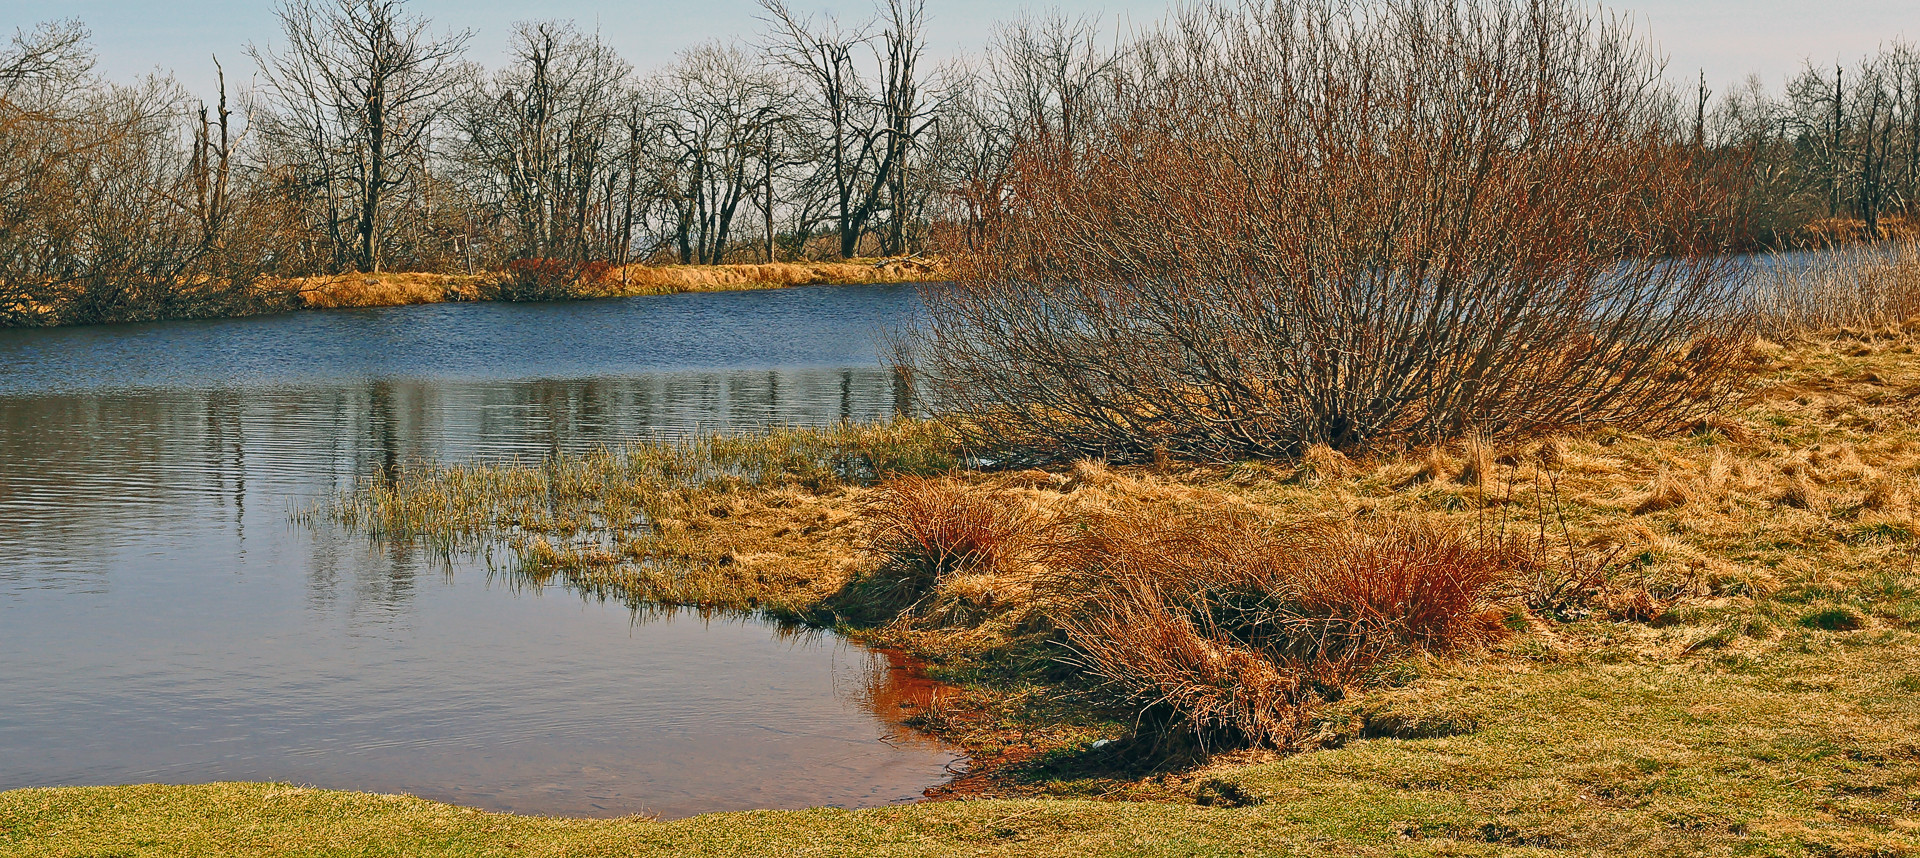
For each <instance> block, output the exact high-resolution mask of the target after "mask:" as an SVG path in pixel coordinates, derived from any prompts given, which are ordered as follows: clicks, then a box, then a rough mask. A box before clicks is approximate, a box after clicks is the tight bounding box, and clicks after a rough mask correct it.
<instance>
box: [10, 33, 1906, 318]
mask: <svg viewBox="0 0 1920 858" xmlns="http://www.w3.org/2000/svg"><path fill="white" fill-rule="evenodd" d="M761 5H762V11H763V14H762V15H761V21H762V24H763V26H762V29H761V32H760V33H758V34H757V35H754V36H751V37H749V38H747V39H746V40H745V41H740V42H713V43H709V44H705V45H702V46H699V47H695V48H692V49H689V50H687V51H684V52H682V53H681V54H680V55H679V56H678V57H677V58H676V59H675V60H674V62H672V63H671V64H670V65H668V66H666V67H664V68H660V69H656V70H652V71H648V72H641V71H637V70H635V69H634V68H633V67H632V66H631V65H630V64H629V63H628V62H626V61H625V60H623V59H622V58H621V57H620V56H618V54H617V53H616V52H615V51H614V50H613V49H612V48H610V47H609V46H608V45H606V44H605V43H604V42H603V41H602V40H601V39H600V37H599V36H598V35H597V34H595V33H592V32H588V31H584V30H582V29H580V28H579V27H577V26H576V25H574V24H571V23H567V22H554V21H543V22H530V23H523V24H520V25H518V26H517V27H516V29H515V30H514V32H513V34H512V38H511V41H510V48H509V59H508V60H507V61H506V63H505V64H504V66H503V67H501V68H497V69H486V68H482V67H480V66H479V65H477V64H475V63H474V62H472V61H470V60H469V59H468V58H467V55H466V50H467V46H468V42H469V40H470V35H471V34H470V32H468V31H456V30H448V29H444V28H442V27H440V26H438V25H436V24H435V23H433V22H430V21H427V20H425V19H424V18H422V17H420V16H418V15H415V14H412V13H410V12H409V11H408V9H407V8H406V4H405V2H404V0H284V2H282V4H281V5H280V6H279V7H278V9H277V14H278V17H279V21H280V25H281V33H280V34H279V36H278V38H277V39H275V40H274V42H273V43H271V44H270V45H260V46H248V47H247V48H246V49H245V54H246V57H247V60H248V63H247V65H248V66H249V69H248V73H247V75H245V77H246V79H249V80H251V81H253V83H252V85H251V86H249V87H246V88H244V89H236V90H234V91H232V92H229V90H228V87H227V85H226V83H225V80H226V75H225V74H224V73H223V75H222V77H221V80H222V83H221V86H220V89H219V91H218V92H217V93H213V94H212V96H211V98H210V99H206V100H203V99H201V98H198V97H196V96H194V95H192V94H190V93H188V92H186V91H185V90H184V89H183V88H182V87H181V86H179V85H178V84H177V83H175V82H174V81H172V80H171V79H169V78H167V77H164V76H160V77H150V78H147V79H142V80H138V81H133V82H114V81H108V80H104V79H102V78H101V77H99V76H98V75H97V74H95V73H94V71H93V65H94V63H93V56H92V53H91V51H90V49H89V48H88V44H87V40H88V33H87V31H86V29H85V28H84V27H83V26H82V25H81V24H80V23H78V22H73V21H61V22H52V23H47V24H43V25H40V26H39V27H37V28H35V29H33V30H31V31H23V32H20V33H18V34H16V35H15V36H14V38H13V40H12V42H11V44H10V45H7V46H5V47H4V48H3V49H0V326H5V325H33V324H72V323H88V322H100V321H114V320H128V319H143V318H160V317H175V316H196V315H226V314H234V313H243V312H253V311H259V310H263V309H271V308H274V307H277V306H287V305H288V302H289V301H291V300H292V299H291V297H290V296H288V295H284V294H279V293H276V292H274V291H273V289H272V288H271V287H268V286H265V285H263V284H267V283H273V282H279V278H285V277H297V276H307V275H321V274H339V273H344V272H353V271H362V272H374V271H380V270H383V269H384V270H412V271H424V272H445V273H453V272H459V273H473V272H476V271H481V270H502V269H505V268H506V267H507V263H509V262H513V261H515V260H526V259H539V260H551V261H556V262H558V263H560V264H566V265H576V266H585V265H589V264H597V263H607V264H613V265H620V264H629V263H634V262H665V261H672V262H680V263H695V264H711V263H722V262H758V261H778V260H797V259H817V258H833V257H853V256H871V255H907V254H913V253H918V252H922V251H925V250H929V249H935V250H949V249H964V248H967V247H977V246H981V244H980V243H981V242H982V240H983V237H984V236H986V235H987V234H989V233H990V231H991V230H992V229H993V228H994V225H995V224H996V223H997V222H999V220H1000V219H1001V218H1002V217H1003V216H1004V214H1005V213H1006V212H1007V211H1008V210H1009V209H1010V208H1011V207H1013V206H1015V205H1016V204H1017V200H1018V198H1019V197H1020V194H1021V189H1020V188H1019V187H1018V183H1017V177H1018V176H1019V175H1020V174H1021V171H1020V170H1019V169H1018V168H1017V165H1018V163H1019V161H1020V159H1021V158H1023V157H1025V153H1029V152H1033V151H1038V150H1044V151H1047V152H1052V153H1057V152H1060V151H1068V152H1070V151H1072V150H1074V149H1075V147H1077V146H1080V145H1082V141H1081V138H1082V137H1083V135H1084V134H1085V129H1086V128H1089V127H1094V126H1096V125H1098V124H1099V122H1101V121H1103V119H1105V118H1110V117H1109V116H1108V114H1110V113H1111V112H1112V111H1116V110H1123V109H1137V105H1136V106H1133V107H1129V106H1128V102H1127V101H1126V100H1125V99H1116V98H1115V97H1114V95H1113V94H1114V93H1120V92H1125V91H1126V85H1125V82H1126V81H1129V80H1137V79H1141V77H1142V75H1145V74H1150V70H1148V69H1145V68H1144V67H1143V65H1142V64H1144V63H1151V62H1153V61H1154V60H1153V57H1152V54H1151V52H1149V51H1141V50H1138V46H1137V45H1130V44H1128V43H1127V42H1126V41H1123V40H1118V39H1113V38H1110V37H1103V36H1102V35H1101V33H1100V32H1099V31H1098V27H1097V25H1096V24H1095V22H1093V21H1091V20H1088V19H1074V18H1068V17H1064V16H1061V15H1058V14H1055V15H1049V16H1039V17H1030V18H1026V19H1022V20H1017V21H1013V22H1009V23H1006V24H1004V25H1002V26H1001V27H999V28H998V29H997V30H996V34H995V36H994V38H993V39H992V41H991V43H990V44H989V45H988V46H987V47H986V48H985V49H984V50H982V51H981V52H980V53H978V54H977V55H973V56H970V57H965V58H961V59H959V60H955V61H951V62H947V63H943V64H938V65H936V64H933V63H932V62H931V61H930V60H929V59H928V58H927V57H926V55H925V54H926V35H927V31H928V26H929V22H928V16H927V14H926V10H925V6H924V2H923V0H879V5H878V7H877V8H876V9H875V10H874V13H873V15H872V17H871V18H870V19H868V20H866V21H864V22H859V23H853V22H846V21H840V20H835V19H832V18H824V19H822V18H808V17H806V16H802V15H799V14H796V13H795V12H793V11H792V10H790V9H789V8H788V7H787V6H786V5H785V4H784V2H783V0H761ZM236 77H237V76H236ZM1696 95H1697V98H1693V99H1689V98H1685V97H1675V98H1669V99H1666V102H1667V103H1670V104H1672V105H1673V107H1672V110H1673V111H1674V114H1675V115H1674V118H1673V120H1674V121H1673V122H1672V123H1671V127H1672V129H1673V131H1672V134H1673V137H1674V139H1673V141H1672V142H1673V145H1674V146H1675V147H1677V148H1680V149H1683V150H1685V151H1689V152H1692V153H1695V154H1696V155H1697V156H1698V157H1699V159H1700V163H1702V164H1708V165H1711V166H1712V168H1713V169H1714V171H1715V175H1717V176H1721V177H1722V179H1721V181H1723V182H1724V183H1725V184H1726V185H1727V186H1728V194H1727V196H1728V198H1729V199H1731V200H1733V201H1734V202H1733V210H1732V211H1730V212H1728V213H1727V217H1726V218H1725V221H1726V225H1725V227H1724V229H1722V233H1724V241H1725V243H1726V245H1727V246H1729V247H1764V246H1781V245H1788V244H1798V243H1810V242H1819V241H1827V240H1833V239H1836V238H1849V239H1851V238H1871V237H1875V236H1878V235H1882V234H1884V233H1886V232H1887V231H1889V230H1890V229H1893V228H1904V224H1907V223H1910V221H1907V220H1905V218H1907V216H1908V215H1909V214H1910V213H1912V211H1913V209H1914V206H1915V201H1916V196H1917V195H1920V58H1917V56H1916V52H1915V51H1914V50H1913V49H1912V48H1910V47H1908V46H1903V45H1896V46H1893V47H1890V48H1888V49H1886V50H1884V51H1883V52H1882V53H1881V54H1880V55H1878V56H1876V57H1873V58H1870V59H1869V60H1867V61H1866V62H1864V63H1863V64H1861V65H1860V66H1858V67H1854V68H1844V69H1842V68H1835V69H1824V68H1818V67H1812V66H1809V67H1808V68H1807V70H1806V71H1805V72H1803V73H1802V74H1801V75H1800V76H1799V77H1797V78H1795V79H1794V81H1793V82H1792V83H1791V84H1790V85H1789V86H1788V88H1787V90H1786V91H1785V92H1784V93H1781V94H1778V95H1776V94H1773V93H1770V92H1768V91H1767V90H1766V88H1765V87H1764V86H1762V85H1761V84H1760V83H1759V82H1758V81H1757V80H1756V81H1751V82H1749V84H1748V85H1747V86H1746V87H1745V88H1742V89H1740V90H1738V91H1736V92H1734V93H1731V94H1728V95H1725V96H1723V97H1719V98H1714V97H1712V96H1711V94H1710V93H1708V92H1707V90H1706V88H1705V87H1704V85H1703V86H1702V88H1701V89H1700V91H1699V92H1698V93H1697V94H1696ZM1689 132H1690V133H1689Z"/></svg>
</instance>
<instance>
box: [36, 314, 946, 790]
mask: <svg viewBox="0 0 1920 858" xmlns="http://www.w3.org/2000/svg"><path fill="white" fill-rule="evenodd" d="M917 306H918V305H917V303H916V302H915V299H914V297H913V294H912V292H911V290H910V289H909V288H906V287H838V288H816V289H791V290H783V291H774V292H739V293H721V294H711V295H685V296H673V297H664V298H642V299H633V300H620V301H601V302H592V303H581V304H546V305H521V306H515V305H492V304H487V305H479V304H476V305H438V306H430V307H412V308H394V309H382V310H365V311H329V312H312V313H303V314H296V315H290V316H280V317H271V318H262V319H246V320H231V321H220V322H206V323H194V322H189V323H166V324H156V325H142V326H114V327H102V328H86V329H65V330H51V331H0V789H8V788H14V787H22V786H42V785H70V784H112V783H133V782H169V783H195V782H204V781H212V780H281V781H293V782H297V783H305V784H313V785H317V786H322V787H330V788H342V789H357V790H372V791H380V792H407V793H414V794H418V795H423V796H427V797H431V798H438V799H444V800H449V801H455V802H460V803H463V804H469V805H475V806H480V807H486V808H493V809H500V810H513V811H519V812H526V813H560V814H583V815H598V816H606V815H616V814H625V813H638V812H652V813H659V814H662V815H665V816H679V815H686V814H690V813H698V812H705V811H711V810H728V809H739V808H750V807H768V808H781V807H805V806H812V805H823V804H831V805H843V806H870V805H878V804H885V803H888V802H895V801H902V800H910V799H913V798H916V797H918V796H919V793H920V791H921V790H922V789H924V788H925V787H927V786H930V785H933V784H935V783H938V782H940V781H942V780H944V779H945V778H946V777H947V776H948V770H947V769H948V766H949V765H951V764H953V763H954V762H955V761H956V759H957V757H956V756H955V754H954V753H953V752H952V751H951V750H949V749H947V748H943V747H941V746H939V745H937V744H935V743H933V742H932V741H930V740H928V739H926V738H924V737H920V736H917V735H916V734H914V733H913V732H912V731H910V730H908V729H906V728H903V727H901V726H900V725H899V724H898V720H899V718H900V717H901V715H902V711H903V710H902V706H901V703H902V702H903V700H906V699H910V698H912V697H913V696H914V695H915V694H922V693H925V691H926V688H925V685H924V683H923V682H920V681H918V680H917V679H916V678H915V677H914V676H912V675H911V671H910V670H908V669H907V668H905V667H903V666H899V665H896V664H890V663H889V661H888V659H887V658H886V657H885V656H883V655H881V654H877V653H871V652H868V651H865V650H862V649H860V648H858V647H853V646H850V645H848V644H846V643H844V642H839V641H836V640H835V639H833V638H832V637H830V636H821V635H794V634H788V633H783V632H782V631H781V630H780V629H778V628H776V627H774V626H772V625H770V624H768V623H765V622H761V621H757V620H751V619H739V618H734V619H724V620H702V619H700V618H697V617H694V616H691V615H688V614H684V613H683V614H680V615H677V616H642V617H635V616H633V615H632V614H630V613H629V612H628V611H627V610H626V609H625V608H623V607H621V606H618V605H608V604H601V603H596V602H589V601H585V600H582V599H581V598H579V597H578V596H576V595H573V594H569V593H567V592H564V591H561V590H556V589H549V590H546V591H544V592H534V591H530V590H527V589H524V588H519V587H515V586H513V585H512V584H511V583H509V581H508V579H506V578H503V577H494V576H490V575H489V573H488V570H487V569H486V568H485V567H484V566H483V565H480V564H478V563H475V562H469V561H456V562H455V563H454V564H453V565H452V566H451V567H449V566H447V565H446V564H444V563H442V562H438V561H434V560H431V559H429V558H426V557H424V556H422V555H420V554H418V553H416V552H415V551H412V550H409V549H407V548H404V547H400V546H396V545H389V544H380V543H375V542H370V541H368V540H366V539H364V538H361V537H358V536H355V535H352V534H348V533H345V532H342V531H340V530H337V529H333V528H330V527H328V526H324V525H322V526H318V527H313V528H309V527H306V526H303V525H295V524H293V523H292V522H291V520H290V514H291V513H292V512H293V511H294V510H297V509H301V508H304V507H305V506H306V505H307V504H308V503H310V502H311V501H312V500H313V499H315V498H318V497H322V496H325V495H326V494H328V493H330V492H333V491H336V490H340V489H343V488H348V487H351V486H352V485H354V483H355V482H356V480H360V479H365V478H368V477H370V476H372V475H374V474H377V473H379V472H381V470H382V469H385V468H391V467H393V466H394V465H395V464H398V463H403V462H406V461H410V460H426V459H436V460H457V459H472V458H500V457H522V458H537V457H539V456H542V455H546V454H549V453H552V452H554V451H558V450H580V449H586V448H590V447H592V446H594V445H597V444H603V443H613V442H618V441H620V440H622V439H625V438H630V437H633V436H637V435H649V434H684V433H688V432H694V431H727V430H738V429H743V428H751V427H757V426H764V425H768V424H776V423H779V424H808V423H825V422H831V421H834V420H843V419H851V420H874V419H882V418H885V417H887V416H890V415H892V414H893V413H895V412H896V410H897V409H899V408H900V407H902V402H901V400H900V396H901V394H900V392H899V391H897V390H896V389H895V387H894V385H893V382H892V380H891V378H890V376H889V375H888V374H887V373H886V372H884V371H883V370H882V369H880V368H879V366H878V365H877V360H876V356H877V348H876V343H875V337H876V336H877V335H878V333H879V332H881V331H883V330H885V329H887V328H889V327H893V326H898V325H902V324H908V323H910V322H911V320H912V318H913V316H914V314H915V313H916V312H917Z"/></svg>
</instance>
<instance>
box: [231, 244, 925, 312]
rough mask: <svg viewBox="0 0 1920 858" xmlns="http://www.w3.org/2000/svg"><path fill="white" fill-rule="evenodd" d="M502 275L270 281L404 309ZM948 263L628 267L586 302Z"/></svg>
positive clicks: (859, 277) (301, 294)
mask: <svg viewBox="0 0 1920 858" xmlns="http://www.w3.org/2000/svg"><path fill="white" fill-rule="evenodd" d="M502 276H503V275H502V274H501V273H500V272H491V271H489V272H481V273H478V274H430V273H421V272H380V273H377V274H365V273H350V274H337V275H326V276H317V277H298V278H288V279H285V280H278V281H270V282H269V283H267V284H266V285H267V286H268V288H272V289H284V290H288V291H291V292H293V293H294V294H295V295H297V296H298V298H297V301H296V304H295V306H296V307H298V308H300V309H309V310H319V309H330V308H338V307H398V306H404V305H409V304H440V303H446V302H454V301H483V300H488V298H487V295H488V294H489V293H490V292H491V291H492V290H491V289H490V288H489V287H490V286H492V285H494V284H496V283H497V282H499V280H500V278H501V277H502ZM947 276H948V274H947V267H946V265H945V262H944V260H941V259H938V258H927V257H896V258H883V259H848V260H840V261H834V262H772V263H760V264H745V265H662V266H654V265H625V266H620V267H616V268H614V269H612V270H611V271H609V272H608V274H607V276H606V279H605V281H604V283H603V284H602V285H600V286H599V287H598V288H594V289H592V290H590V291H588V292H586V293H585V294H583V295H582V296H581V297H584V298H625V297H632V296H636V295H669V294H676V293H681V292H733V291H744V290H750V289H784V288H786V287H789V286H824V285H836V286H838V285H869V284H880V283H923V282H928V281H937V280H944V279H947Z"/></svg>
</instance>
